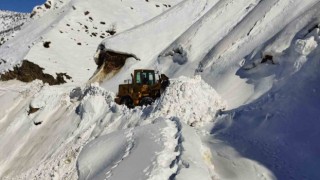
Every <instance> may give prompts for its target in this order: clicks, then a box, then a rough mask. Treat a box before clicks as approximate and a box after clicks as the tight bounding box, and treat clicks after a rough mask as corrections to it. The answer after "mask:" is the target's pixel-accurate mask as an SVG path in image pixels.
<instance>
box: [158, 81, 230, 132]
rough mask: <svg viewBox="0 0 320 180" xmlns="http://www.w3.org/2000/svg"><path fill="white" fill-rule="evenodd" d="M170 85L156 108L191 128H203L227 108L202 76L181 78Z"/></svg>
mask: <svg viewBox="0 0 320 180" xmlns="http://www.w3.org/2000/svg"><path fill="white" fill-rule="evenodd" d="M170 83H171V85H170V86H169V87H168V88H167V89H166V91H165V93H164V95H163V96H162V98H161V99H160V100H159V102H157V103H158V105H157V107H156V110H157V111H159V113H160V114H162V115H164V116H167V117H171V116H175V117H179V118H180V119H181V120H182V121H184V122H185V123H186V124H188V125H191V126H203V125H205V124H206V123H208V122H210V121H212V120H213V119H214V117H215V115H216V113H218V112H219V111H220V110H223V109H225V108H226V107H227V105H226V103H225V102H224V101H223V100H222V99H221V97H220V96H219V95H218V93H217V92H216V91H215V90H214V89H213V88H212V87H211V86H209V85H208V84H207V83H205V82H204V81H203V80H202V79H201V77H200V76H195V77H194V78H187V77H180V78H178V79H174V80H171V81H170Z"/></svg>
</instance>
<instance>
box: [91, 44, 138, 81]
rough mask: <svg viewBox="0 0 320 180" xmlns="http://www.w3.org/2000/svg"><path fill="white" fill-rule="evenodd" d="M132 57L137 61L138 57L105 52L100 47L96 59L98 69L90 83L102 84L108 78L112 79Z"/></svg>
mask: <svg viewBox="0 0 320 180" xmlns="http://www.w3.org/2000/svg"><path fill="white" fill-rule="evenodd" d="M131 57H133V58H135V59H137V57H135V56H133V55H130V54H123V53H116V52H111V51H107V50H105V48H104V47H99V49H98V51H97V52H96V55H95V57H94V59H95V62H96V64H97V65H98V67H97V70H96V72H95V73H94V74H93V75H92V77H91V78H90V80H89V82H101V81H103V80H105V79H107V78H108V77H112V76H113V75H114V74H116V73H117V72H118V71H119V70H120V69H121V68H122V67H123V66H124V64H125V63H126V60H127V59H128V58H131Z"/></svg>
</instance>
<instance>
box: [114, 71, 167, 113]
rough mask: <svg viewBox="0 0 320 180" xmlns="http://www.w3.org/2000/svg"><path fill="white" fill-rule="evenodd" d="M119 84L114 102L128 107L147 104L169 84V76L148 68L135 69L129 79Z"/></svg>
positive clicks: (158, 95)
mask: <svg viewBox="0 0 320 180" xmlns="http://www.w3.org/2000/svg"><path fill="white" fill-rule="evenodd" d="M125 82H126V84H120V85H119V91H118V93H117V97H116V98H115V102H116V103H117V104H123V105H126V106H127V107H128V108H133V107H135V106H147V105H150V104H152V103H153V102H154V101H155V100H156V99H157V98H159V97H160V95H161V94H162V92H163V91H164V90H165V89H166V87H167V86H168V85H169V83H170V82H169V78H168V77H167V76H166V75H164V74H161V75H160V74H159V73H157V75H156V73H155V71H154V70H150V69H136V70H134V74H131V81H130V80H126V81H125Z"/></svg>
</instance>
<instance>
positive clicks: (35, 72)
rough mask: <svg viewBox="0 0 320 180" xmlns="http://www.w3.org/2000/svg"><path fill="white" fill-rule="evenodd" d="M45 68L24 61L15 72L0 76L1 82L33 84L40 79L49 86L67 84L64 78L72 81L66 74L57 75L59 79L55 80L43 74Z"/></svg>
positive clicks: (16, 67) (14, 69)
mask: <svg viewBox="0 0 320 180" xmlns="http://www.w3.org/2000/svg"><path fill="white" fill-rule="evenodd" d="M43 70H44V68H42V67H40V66H39V65H37V64H34V63H33V62H30V61H28V60H23V61H22V64H21V66H15V67H14V68H13V71H8V72H6V73H4V74H2V75H1V76H0V80H1V81H9V80H12V79H17V80H19V81H22V82H31V81H33V80H36V79H39V80H41V81H42V82H43V83H48V84H49V85H58V84H63V83H66V81H65V79H64V78H67V79H71V77H70V76H69V75H67V74H66V73H56V74H57V78H54V77H53V76H52V75H50V74H45V73H43Z"/></svg>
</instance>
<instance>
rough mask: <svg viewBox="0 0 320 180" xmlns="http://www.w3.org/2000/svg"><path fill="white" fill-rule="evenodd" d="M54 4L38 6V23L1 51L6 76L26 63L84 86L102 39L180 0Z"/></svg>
mask: <svg viewBox="0 0 320 180" xmlns="http://www.w3.org/2000/svg"><path fill="white" fill-rule="evenodd" d="M48 2H49V1H47V3H48ZM50 2H51V3H52V6H51V7H50V8H49V9H47V8H46V7H45V5H43V6H39V8H38V7H36V8H35V9H34V12H37V13H36V15H34V19H35V20H34V21H32V23H30V24H28V26H26V27H25V28H24V29H23V30H22V31H21V33H19V34H18V35H17V36H16V37H15V38H13V39H12V40H11V41H10V42H8V43H6V44H5V45H4V46H3V47H1V49H0V51H1V56H2V59H4V60H5V61H6V62H8V63H4V64H2V65H1V68H0V71H1V72H4V71H8V69H12V67H13V66H15V65H16V64H19V63H20V64H21V61H22V60H24V59H26V60H28V61H31V62H33V63H35V64H37V65H39V66H40V67H42V68H44V73H49V74H51V75H52V76H54V77H55V76H56V73H66V72H67V74H68V75H69V76H71V77H72V80H71V81H74V82H85V81H87V80H88V79H89V78H90V76H91V75H92V74H93V72H94V71H95V69H96V65H95V64H94V61H93V60H92V56H93V54H94V52H95V50H96V48H97V46H98V44H99V43H100V42H101V40H102V39H104V38H106V37H109V36H112V35H114V34H118V33H121V32H122V31H125V30H127V29H129V28H131V27H134V26H137V25H139V24H141V23H143V22H145V21H147V20H149V19H152V18H153V17H155V16H156V15H159V14H160V13H162V12H164V11H166V10H168V9H170V7H171V6H173V5H175V4H176V3H177V2H179V0H176V1H164V0H162V1H151V2H148V1H141V2H139V3H137V2H133V1H118V0H117V1H107V2H106V1H102V0H94V1H90V2H86V1H81V0H64V1H50ZM160 5H161V6H160ZM169 5H170V7H169ZM158 6H159V7H158ZM18 44H19V46H18ZM45 44H47V45H48V46H46V45H45ZM16 52H19V53H16ZM75 64H77V66H75Z"/></svg>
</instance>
